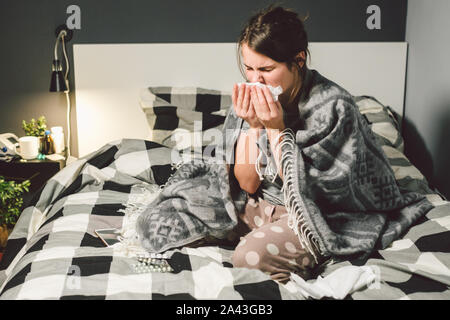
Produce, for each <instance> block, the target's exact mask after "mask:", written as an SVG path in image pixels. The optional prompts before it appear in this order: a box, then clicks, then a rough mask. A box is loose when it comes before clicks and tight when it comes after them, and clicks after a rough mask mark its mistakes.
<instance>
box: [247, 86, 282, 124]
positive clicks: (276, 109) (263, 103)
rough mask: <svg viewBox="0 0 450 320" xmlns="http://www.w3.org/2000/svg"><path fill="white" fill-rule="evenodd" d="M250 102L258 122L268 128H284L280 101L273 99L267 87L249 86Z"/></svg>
mask: <svg viewBox="0 0 450 320" xmlns="http://www.w3.org/2000/svg"><path fill="white" fill-rule="evenodd" d="M250 102H251V103H252V105H253V106H254V110H255V113H256V117H257V118H258V120H259V122H260V123H261V124H262V125H263V126H264V127H265V128H266V129H269V130H280V131H282V130H284V129H285V124H284V120H283V108H282V106H281V103H280V101H274V100H273V97H272V94H271V93H270V90H269V88H267V87H264V88H259V87H253V88H251V99H250Z"/></svg>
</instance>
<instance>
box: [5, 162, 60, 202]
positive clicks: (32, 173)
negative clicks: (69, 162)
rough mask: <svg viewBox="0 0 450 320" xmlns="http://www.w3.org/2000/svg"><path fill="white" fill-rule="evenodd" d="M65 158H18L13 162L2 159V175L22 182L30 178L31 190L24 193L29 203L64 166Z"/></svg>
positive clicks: (24, 198) (25, 199)
mask: <svg viewBox="0 0 450 320" xmlns="http://www.w3.org/2000/svg"><path fill="white" fill-rule="evenodd" d="M64 166H65V160H58V161H53V160H48V159H45V160H37V159H33V160H22V159H16V160H13V161H11V162H2V161H0V176H4V177H5V179H6V180H14V181H16V182H22V181H25V180H30V182H31V185H30V192H27V193H25V194H24V195H23V202H24V204H27V203H28V202H29V201H30V200H31V199H32V198H33V196H34V194H35V193H36V191H38V190H39V189H40V188H41V187H42V186H43V185H44V184H45V183H46V182H47V181H48V180H49V179H50V178H51V177H53V176H54V175H55V174H56V173H58V171H59V170H61V169H62V168H64Z"/></svg>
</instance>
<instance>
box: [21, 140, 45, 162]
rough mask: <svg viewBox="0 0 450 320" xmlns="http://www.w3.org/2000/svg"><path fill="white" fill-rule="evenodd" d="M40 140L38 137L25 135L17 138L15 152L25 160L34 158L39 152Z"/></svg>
mask: <svg viewBox="0 0 450 320" xmlns="http://www.w3.org/2000/svg"><path fill="white" fill-rule="evenodd" d="M39 145H40V140H39V138H38V137H33V136H25V137H21V138H19V148H20V151H19V150H17V149H16V150H15V151H16V153H17V154H18V155H19V156H21V157H22V158H23V159H25V160H31V159H36V157H37V156H38V154H39Z"/></svg>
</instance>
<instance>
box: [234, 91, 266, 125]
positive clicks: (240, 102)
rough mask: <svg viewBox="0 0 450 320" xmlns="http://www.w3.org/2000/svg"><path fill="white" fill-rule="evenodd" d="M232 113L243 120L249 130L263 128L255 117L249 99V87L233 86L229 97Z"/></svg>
mask: <svg viewBox="0 0 450 320" xmlns="http://www.w3.org/2000/svg"><path fill="white" fill-rule="evenodd" d="M231 98H232V100H233V106H234V111H235V112H236V115H237V116H238V117H239V118H242V119H244V120H245V121H247V123H248V124H249V125H250V128H255V129H256V128H263V125H262V124H261V122H260V121H259V119H258V118H257V117H256V112H255V108H254V106H253V104H252V103H251V97H250V86H247V85H246V84H241V85H240V86H239V85H237V84H235V85H234V87H233V93H232V95H231Z"/></svg>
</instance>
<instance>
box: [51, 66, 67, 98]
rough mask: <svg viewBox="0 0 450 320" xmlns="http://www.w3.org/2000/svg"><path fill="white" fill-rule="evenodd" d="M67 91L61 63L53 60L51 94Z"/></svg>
mask: <svg viewBox="0 0 450 320" xmlns="http://www.w3.org/2000/svg"><path fill="white" fill-rule="evenodd" d="M66 90H67V85H66V81H65V79H64V75H63V73H62V67H61V62H59V60H53V65H52V79H51V82H50V92H60V91H66Z"/></svg>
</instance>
